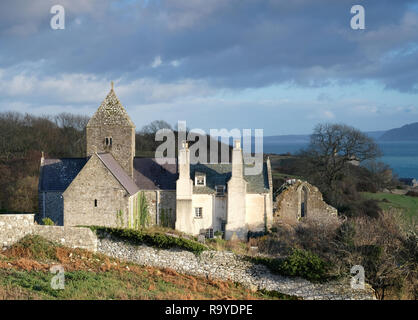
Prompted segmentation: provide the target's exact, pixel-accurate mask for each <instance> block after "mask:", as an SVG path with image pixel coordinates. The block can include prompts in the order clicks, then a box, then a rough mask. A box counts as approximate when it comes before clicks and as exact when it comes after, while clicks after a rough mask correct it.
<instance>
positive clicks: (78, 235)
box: [32, 225, 97, 252]
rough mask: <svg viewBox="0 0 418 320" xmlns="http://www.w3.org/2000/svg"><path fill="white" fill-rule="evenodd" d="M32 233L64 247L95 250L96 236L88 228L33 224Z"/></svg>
mask: <svg viewBox="0 0 418 320" xmlns="http://www.w3.org/2000/svg"><path fill="white" fill-rule="evenodd" d="M32 233H33V234H36V235H39V236H41V237H44V238H45V239H48V240H50V241H53V242H57V243H59V244H62V245H63V246H66V247H70V248H81V249H86V250H90V251H93V252H95V251H96V250H97V237H96V235H95V234H94V232H93V231H91V230H90V229H88V228H78V227H60V226H39V225H34V226H33V232H32Z"/></svg>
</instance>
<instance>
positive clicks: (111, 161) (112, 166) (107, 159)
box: [97, 153, 139, 195]
mask: <svg viewBox="0 0 418 320" xmlns="http://www.w3.org/2000/svg"><path fill="white" fill-rule="evenodd" d="M97 156H98V157H99V159H100V160H101V161H102V162H103V164H104V165H105V166H106V168H107V169H109V171H110V172H111V173H112V174H113V176H114V177H115V178H116V180H118V181H119V183H120V184H121V185H122V186H123V187H124V188H125V190H126V191H127V192H128V193H129V194H130V195H134V194H135V193H137V192H138V191H139V188H138V186H137V185H136V184H135V183H134V182H133V180H132V179H131V177H130V176H128V174H127V173H126V172H125V170H123V169H122V167H121V166H120V164H119V163H118V162H117V161H116V160H115V158H113V156H112V155H111V154H110V153H98V154H97Z"/></svg>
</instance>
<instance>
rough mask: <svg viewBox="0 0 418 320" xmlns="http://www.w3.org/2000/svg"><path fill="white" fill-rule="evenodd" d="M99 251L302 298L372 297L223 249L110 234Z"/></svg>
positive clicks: (344, 284)
mask: <svg viewBox="0 0 418 320" xmlns="http://www.w3.org/2000/svg"><path fill="white" fill-rule="evenodd" d="M98 252H100V253H103V254H105V255H108V256H111V257H114V258H117V259H122V260H126V261H131V262H133V263H137V264H140V265H146V266H153V267H158V268H171V269H174V270H176V271H177V272H179V273H184V274H189V275H194V276H200V277H206V278H212V279H220V280H231V281H234V282H239V283H241V284H243V285H244V286H246V287H247V288H250V289H251V290H257V289H267V290H276V291H278V292H281V293H285V294H289V295H295V296H299V297H302V298H303V299H338V300H342V299H347V300H352V299H356V300H357V299H359V300H363V299H370V300H371V299H375V296H374V292H373V289H371V288H370V286H368V285H366V289H365V290H353V289H351V287H350V283H349V281H348V280H349V279H347V281H343V282H332V283H326V284H313V283H311V282H309V281H307V280H304V279H300V278H287V277H282V276H279V275H275V274H272V273H271V272H270V271H269V270H268V269H267V268H266V267H265V266H263V265H258V264H253V263H251V262H248V261H246V260H244V259H243V258H242V257H240V256H238V255H236V254H234V253H232V252H226V251H204V252H203V253H201V254H200V256H196V255H195V254H193V253H192V252H188V251H184V250H179V249H171V250H162V249H154V248H151V247H148V246H145V245H140V246H137V245H131V244H128V243H126V242H123V241H121V240H117V239H114V238H111V237H107V238H103V239H99V240H98Z"/></svg>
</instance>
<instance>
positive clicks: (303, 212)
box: [298, 185, 309, 219]
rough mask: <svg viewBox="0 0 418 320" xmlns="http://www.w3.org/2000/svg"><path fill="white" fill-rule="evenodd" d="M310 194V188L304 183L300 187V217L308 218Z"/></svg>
mask: <svg viewBox="0 0 418 320" xmlns="http://www.w3.org/2000/svg"><path fill="white" fill-rule="evenodd" d="M308 194H309V189H308V188H307V186H305V185H302V186H301V187H300V188H299V197H298V198H299V206H298V207H299V210H298V218H299V219H303V218H306V216H307V214H308Z"/></svg>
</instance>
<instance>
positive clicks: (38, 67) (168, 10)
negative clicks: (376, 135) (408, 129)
mask: <svg viewBox="0 0 418 320" xmlns="http://www.w3.org/2000/svg"><path fill="white" fill-rule="evenodd" d="M56 4H60V5H62V6H63V8H64V9H65V29H62V30H54V29H52V28H51V25H50V21H51V18H53V16H54V14H51V13H50V11H51V7H52V6H54V5H56ZM356 4H359V5H362V6H363V7H364V9H365V29H364V30H353V29H352V28H351V26H350V21H351V19H352V17H353V16H354V14H352V13H351V12H350V11H351V7H352V6H353V5H356ZM111 81H114V82H115V92H116V94H117V95H118V97H119V99H120V100H121V102H122V104H123V105H124V106H125V108H126V109H127V111H128V113H129V114H130V116H131V118H132V120H133V121H134V123H135V124H136V127H137V129H140V128H141V127H142V126H144V125H146V124H148V123H150V122H151V121H153V120H165V121H167V122H168V123H170V124H172V125H174V124H176V123H177V121H179V120H180V121H181V120H186V121H187V126H188V127H189V128H191V129H192V128H201V129H203V130H205V131H207V132H209V129H211V128H212V129H221V128H227V129H233V128H238V129H263V130H264V135H276V134H277V135H278V134H309V133H310V132H311V131H312V129H313V128H314V126H315V125H316V124H318V123H323V122H332V123H346V124H348V125H351V126H354V127H356V128H359V129H361V130H365V131H374V130H386V129H391V128H394V127H399V126H402V125H404V124H407V123H412V122H417V121H418V103H417V102H418V100H417V98H418V1H416V0H414V1H412V0H397V1H393V0H352V1H346V0H338V1H336V0H292V1H289V0H123V1H113V0H89V1H85V0H26V1H23V0H2V1H1V2H0V112H2V111H16V112H22V113H26V112H28V113H32V114H36V115H45V114H57V113H61V112H72V113H77V114H84V115H88V116H91V115H93V113H94V112H95V110H96V109H97V108H98V107H99V105H100V103H101V102H102V101H103V99H104V98H105V96H106V95H107V93H108V92H109V90H110V82H111Z"/></svg>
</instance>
